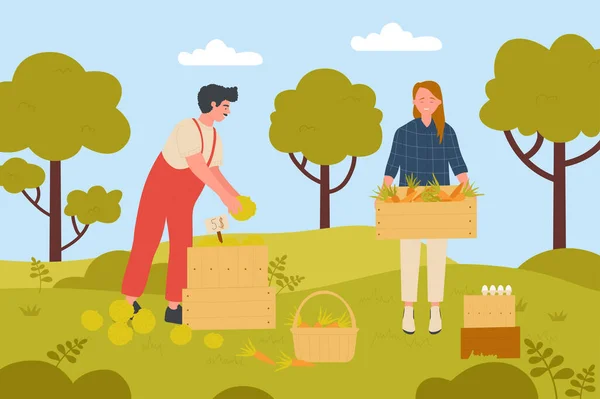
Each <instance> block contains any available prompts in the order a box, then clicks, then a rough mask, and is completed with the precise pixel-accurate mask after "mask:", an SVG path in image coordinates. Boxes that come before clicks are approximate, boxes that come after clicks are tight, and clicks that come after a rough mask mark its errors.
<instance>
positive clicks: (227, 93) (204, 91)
mask: <svg viewBox="0 0 600 399" xmlns="http://www.w3.org/2000/svg"><path fill="white" fill-rule="evenodd" d="M237 99H238V89H237V87H223V86H219V85H215V84H210V85H207V86H202V88H201V89H200V91H199V92H198V106H199V107H200V111H202V113H203V114H206V113H209V112H210V111H212V106H211V105H210V103H212V102H213V101H214V102H215V103H216V104H217V107H218V106H219V105H221V103H222V102H223V101H225V100H227V101H229V102H232V103H233V102H236V101H237Z"/></svg>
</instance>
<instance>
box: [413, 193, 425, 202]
mask: <svg viewBox="0 0 600 399" xmlns="http://www.w3.org/2000/svg"><path fill="white" fill-rule="evenodd" d="M421 194H422V193H421ZM421 194H419V195H417V196H416V197H415V198H414V199H413V200H412V201H411V202H423V197H422V196H421Z"/></svg>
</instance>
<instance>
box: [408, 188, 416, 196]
mask: <svg viewBox="0 0 600 399" xmlns="http://www.w3.org/2000/svg"><path fill="white" fill-rule="evenodd" d="M415 191H417V190H416V189H415V188H413V187H409V188H408V190H406V196H407V197H408V196H409V195H411V194H412V193H414V192H415Z"/></svg>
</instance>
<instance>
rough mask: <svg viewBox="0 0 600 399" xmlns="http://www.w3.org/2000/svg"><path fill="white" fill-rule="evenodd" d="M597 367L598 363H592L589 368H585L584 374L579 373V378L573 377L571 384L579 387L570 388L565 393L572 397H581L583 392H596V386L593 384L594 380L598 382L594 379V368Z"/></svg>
mask: <svg viewBox="0 0 600 399" xmlns="http://www.w3.org/2000/svg"><path fill="white" fill-rule="evenodd" d="M595 368H596V365H594V364H592V365H591V366H590V367H589V368H587V369H583V374H582V373H577V378H573V379H572V380H571V385H572V386H574V387H575V388H577V389H573V388H571V389H568V390H567V391H566V392H565V395H567V396H568V397H570V398H575V397H579V398H583V392H584V391H585V392H594V391H596V387H595V386H594V385H592V384H593V383H594V382H596V380H595V379H594V375H595V373H594V369H595Z"/></svg>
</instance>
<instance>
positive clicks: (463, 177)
mask: <svg viewBox="0 0 600 399" xmlns="http://www.w3.org/2000/svg"><path fill="white" fill-rule="evenodd" d="M456 178H457V179H458V182H459V183H464V184H467V182H468V181H469V175H468V174H467V173H461V174H460V175H456Z"/></svg>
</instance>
